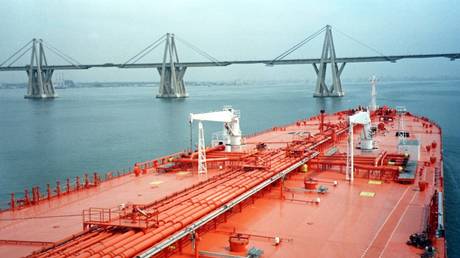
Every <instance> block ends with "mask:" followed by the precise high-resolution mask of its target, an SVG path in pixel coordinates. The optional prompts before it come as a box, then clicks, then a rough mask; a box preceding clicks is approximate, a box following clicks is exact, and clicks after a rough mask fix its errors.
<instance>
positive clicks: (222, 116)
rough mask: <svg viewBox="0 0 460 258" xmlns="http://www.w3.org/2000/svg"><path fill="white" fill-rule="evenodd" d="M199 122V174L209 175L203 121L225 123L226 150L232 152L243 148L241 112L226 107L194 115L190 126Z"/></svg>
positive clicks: (191, 115)
mask: <svg viewBox="0 0 460 258" xmlns="http://www.w3.org/2000/svg"><path fill="white" fill-rule="evenodd" d="M193 121H198V174H199V175H207V173H208V170H207V166H206V146H205V141H204V129H203V123H202V122H203V121H209V122H222V123H224V135H225V136H226V137H225V138H226V139H225V150H226V151H232V150H233V148H234V147H239V146H241V130H240V117H239V112H238V111H236V110H234V109H233V108H231V107H224V109H223V110H222V111H216V112H208V113H200V114H192V113H190V124H192V123H193Z"/></svg>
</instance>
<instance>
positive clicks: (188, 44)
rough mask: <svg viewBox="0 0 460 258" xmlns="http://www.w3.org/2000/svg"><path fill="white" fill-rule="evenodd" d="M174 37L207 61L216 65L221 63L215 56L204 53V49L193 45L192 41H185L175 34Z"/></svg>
mask: <svg viewBox="0 0 460 258" xmlns="http://www.w3.org/2000/svg"><path fill="white" fill-rule="evenodd" d="M175 38H176V39H177V40H178V41H180V42H181V43H183V44H184V45H186V46H187V47H189V48H191V49H192V50H193V51H195V52H196V53H197V54H199V55H200V56H202V57H204V58H206V59H208V60H209V61H211V62H213V63H215V64H217V65H218V66H220V65H222V62H221V61H219V60H218V59H217V58H215V57H213V56H211V55H210V54H208V53H206V52H205V51H203V50H201V49H199V48H198V47H197V46H195V45H193V44H192V43H190V42H187V41H186V40H184V39H181V38H180V37H177V36H175Z"/></svg>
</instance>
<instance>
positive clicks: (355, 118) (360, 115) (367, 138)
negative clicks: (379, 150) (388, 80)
mask: <svg viewBox="0 0 460 258" xmlns="http://www.w3.org/2000/svg"><path fill="white" fill-rule="evenodd" d="M348 124H349V130H348V141H347V169H346V180H349V181H350V182H353V179H354V153H353V151H354V144H353V127H354V125H355V124H362V125H364V128H363V132H362V133H361V150H372V149H373V148H374V140H373V139H372V130H371V117H370V115H369V111H358V112H356V113H355V114H354V115H351V116H349V117H348Z"/></svg>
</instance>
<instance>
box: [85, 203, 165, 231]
mask: <svg viewBox="0 0 460 258" xmlns="http://www.w3.org/2000/svg"><path fill="white" fill-rule="evenodd" d="M158 214H159V213H158V211H157V210H156V209H147V208H146V207H145V206H144V205H136V204H132V205H128V206H126V207H118V208H89V209H86V210H83V214H82V217H83V228H84V229H86V228H88V227H90V226H94V225H97V226H116V227H122V228H141V229H146V228H150V227H158Z"/></svg>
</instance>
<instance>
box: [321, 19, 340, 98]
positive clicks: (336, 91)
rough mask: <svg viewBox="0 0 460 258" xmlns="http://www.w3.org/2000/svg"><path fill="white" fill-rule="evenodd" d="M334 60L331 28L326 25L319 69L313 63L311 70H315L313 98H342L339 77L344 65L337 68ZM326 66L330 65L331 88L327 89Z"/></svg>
mask: <svg viewBox="0 0 460 258" xmlns="http://www.w3.org/2000/svg"><path fill="white" fill-rule="evenodd" d="M335 59H336V56H335V47H334V40H333V39H332V31H331V26H330V25H327V26H326V34H325V36H324V43H323V51H322V54H321V59H320V62H319V68H318V66H317V65H316V64H315V63H313V68H314V69H315V71H316V75H317V79H316V89H315V93H314V94H313V96H314V97H342V96H343V95H344V92H343V90H342V82H341V81H340V75H341V74H342V71H343V68H345V64H346V63H345V62H344V63H342V65H341V66H340V68H339V67H338V66H337V62H336V61H335ZM328 64H330V67H331V69H330V70H331V76H332V85H331V87H328V86H327V84H326V69H327V65H328Z"/></svg>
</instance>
